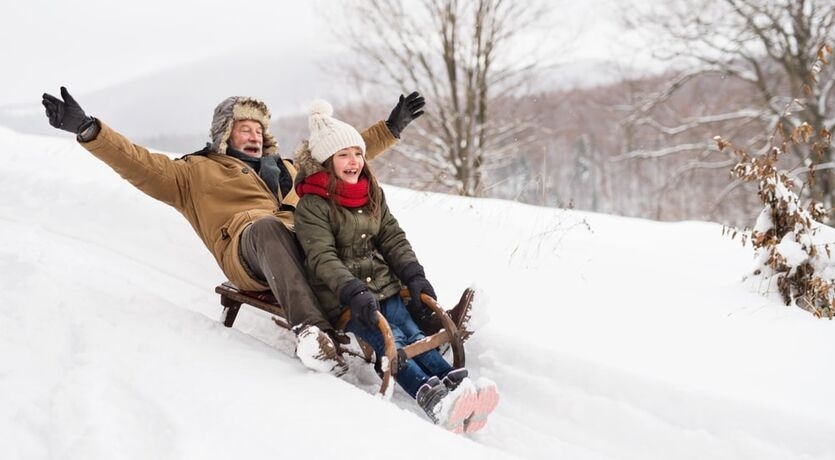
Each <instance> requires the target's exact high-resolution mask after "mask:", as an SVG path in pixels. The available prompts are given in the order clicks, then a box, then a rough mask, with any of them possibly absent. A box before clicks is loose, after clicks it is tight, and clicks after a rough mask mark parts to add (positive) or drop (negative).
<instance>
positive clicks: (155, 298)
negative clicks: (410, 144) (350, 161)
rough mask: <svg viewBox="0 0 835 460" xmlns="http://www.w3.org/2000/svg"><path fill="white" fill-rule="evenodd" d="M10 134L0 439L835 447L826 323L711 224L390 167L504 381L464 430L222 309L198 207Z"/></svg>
mask: <svg viewBox="0 0 835 460" xmlns="http://www.w3.org/2000/svg"><path fill="white" fill-rule="evenodd" d="M116 127H117V128H118V125H117V126H116ZM0 149H2V151H3V155H4V161H3V162H2V165H0V222H2V225H0V274H2V276H0V433H3V435H2V436H0V452H3V455H2V456H3V458H7V459H39V458H72V459H74V458H78V459H82V458H83V459H111V458H143V459H144V458H177V459H183V458H194V459H198V458H199V459H208V458H229V457H235V458H279V457H297V456H303V457H305V458H380V459H383V458H385V459H391V458H409V459H412V458H414V459H427V458H433V459H434V458H455V459H465V458H526V459H552V458H570V459H590V458H641V459H646V458H715V459H721V458H727V459H741V458H749V459H785V458H816V459H826V458H829V459H831V458H835V444H833V442H832V433H835V415H833V408H835V394H833V392H832V391H831V390H830V387H831V383H832V382H833V379H835V362H833V360H832V359H831V356H830V355H831V351H832V350H833V349H835V333H833V327H835V323H833V322H831V321H825V320H824V321H822V320H816V319H814V318H812V317H810V316H809V315H808V314H807V313H805V312H803V311H801V310H799V309H797V308H790V307H785V306H783V305H781V304H780V303H779V302H777V301H776V300H775V299H773V298H771V297H768V298H767V297H763V296H761V295H760V294H758V290H760V289H762V288H763V286H759V285H757V286H751V285H748V284H746V283H743V282H742V277H743V275H744V274H745V273H746V271H747V270H748V269H749V268H750V266H751V264H752V257H751V252H750V248H743V247H741V246H740V245H739V243H738V242H735V241H731V240H729V239H728V238H726V237H723V236H722V235H721V228H720V226H719V225H717V224H712V223H702V222H684V223H658V222H651V221H645V220H633V219H625V218H618V217H613V216H606V215H598V214H588V213H580V212H574V211H566V210H558V209H548V208H538V207H532V206H525V205H520V204H515V203H510V202H504V201H495V200H479V199H464V198H459V197H452V196H445V195H437V194H429V193H423V192H417V191H411V190H404V189H397V188H394V187H387V196H388V197H389V200H390V204H391V207H392V211H393V212H394V214H395V215H396V216H397V217H398V219H399V220H400V222H401V224H402V225H403V227H404V229H405V230H406V232H407V234H408V235H409V237H410V240H411V241H412V243H413V245H414V246H415V249H416V252H417V253H418V256H419V257H420V258H421V260H422V262H423V263H424V265H425V266H426V270H427V274H428V276H429V279H430V280H431V281H432V282H433V283H434V285H435V287H436V290H437V292H438V294H439V297H440V300H441V303H442V304H451V303H453V302H454V301H455V300H457V296H458V294H459V293H460V291H461V289H463V288H464V287H466V286H470V285H473V286H475V287H476V288H477V289H478V301H477V305H476V307H475V308H476V310H475V320H474V322H475V326H476V327H477V332H476V335H475V336H474V337H473V338H472V339H471V341H470V342H468V344H467V360H468V367H470V369H471V371H472V372H473V373H474V374H475V375H478V376H482V375H483V376H488V377H490V378H492V379H494V380H495V381H496V382H497V383H498V384H499V387H500V389H501V391H502V398H503V399H502V401H501V403H500V405H499V407H498V408H497V410H496V412H495V413H494V415H493V417H492V418H491V420H490V423H489V424H488V426H487V428H485V430H483V431H482V432H480V433H477V434H475V435H472V436H470V437H462V436H455V435H453V434H450V433H447V432H445V431H443V430H441V429H438V428H436V427H435V426H433V425H432V424H431V423H429V422H428V420H427V419H426V418H425V416H423V415H422V414H421V413H420V411H419V410H418V409H417V407H416V405H415V404H414V403H413V402H412V401H411V400H410V399H409V398H408V397H407V396H405V395H404V394H403V393H402V392H401V391H399V390H398V391H397V392H396V393H395V395H394V397H393V400H392V401H384V400H381V399H379V398H377V397H376V396H375V395H374V392H375V389H376V386H377V384H378V380H377V377H376V376H375V375H374V374H373V372H372V371H371V370H370V368H369V367H368V366H364V365H361V364H357V363H354V364H355V365H354V366H353V367H352V371H351V372H350V373H349V374H348V375H347V376H346V377H345V378H344V379H342V380H340V379H337V378H334V377H331V376H328V375H321V374H315V373H312V372H310V371H307V370H306V369H305V368H304V367H302V366H301V364H300V363H299V362H298V361H297V360H296V359H295V358H294V357H293V356H292V348H293V345H292V343H293V342H292V337H290V335H289V333H287V332H284V331H282V330H279V329H277V328H276V327H275V326H274V325H273V324H272V322H271V321H270V320H269V317H268V316H267V315H265V314H263V313H262V312H259V311H255V310H254V309H251V308H250V309H244V310H242V312H241V315H240V317H239V319H238V322H237V323H236V325H235V327H234V328H232V329H227V328H225V327H223V326H222V325H221V324H220V323H219V322H218V321H217V319H218V316H219V313H220V306H219V304H218V298H217V295H216V294H214V292H213V288H214V286H215V285H216V284H217V283H219V282H220V281H223V278H222V275H221V273H220V271H219V270H218V269H217V268H216V267H215V265H214V262H213V260H212V258H211V256H210V255H209V254H208V252H207V251H206V250H205V249H204V248H203V247H202V246H201V245H200V243H199V241H198V239H197V238H196V236H194V235H193V233H192V231H191V229H190V228H189V226H188V224H187V223H186V222H185V220H184V219H183V218H182V217H180V216H179V215H178V214H177V213H176V212H174V211H173V210H171V209H170V208H167V207H166V206H165V205H162V204H160V203H157V202H155V201H153V200H152V199H150V198H148V197H146V196H144V195H142V194H141V193H139V192H137V191H135V190H134V189H132V188H131V187H130V185H129V184H127V183H126V182H124V181H122V180H121V179H120V178H119V177H118V176H116V174H115V173H113V172H112V171H110V170H109V169H108V168H107V167H106V166H104V165H103V164H101V163H99V162H98V161H97V160H95V159H94V158H93V157H92V156H91V155H89V154H88V153H87V152H86V151H84V150H83V149H82V148H81V147H79V146H77V145H76V144H75V143H74V142H73V140H72V139H70V136H69V135H67V136H65V137H64V138H60V137H38V136H33V135H23V134H19V133H16V132H13V131H11V130H8V129H5V128H0ZM756 211H757V210H752V215H754V214H755V213H756Z"/></svg>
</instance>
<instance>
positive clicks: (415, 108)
mask: <svg viewBox="0 0 835 460" xmlns="http://www.w3.org/2000/svg"><path fill="white" fill-rule="evenodd" d="M424 105H426V100H425V99H424V98H423V96H421V95H420V93H418V92H417V91H415V92H413V93H412V94H410V95H408V96H403V95H402V94H401V95H400V100H399V101H398V102H397V105H396V106H394V110H392V111H391V115H389V119H388V120H386V126H388V129H389V131H391V134H393V135H394V137H396V138H398V139H400V133H402V132H403V129H404V128H405V127H406V126H407V125H408V124H409V123H411V122H412V120H414V119H415V118H417V117H419V116H421V115H423V110H421V109H422V108H423V106H424Z"/></svg>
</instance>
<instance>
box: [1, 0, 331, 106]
mask: <svg viewBox="0 0 835 460" xmlns="http://www.w3.org/2000/svg"><path fill="white" fill-rule="evenodd" d="M317 3H318V2H314V1H308V0H305V1H298V0H249V1H246V2H231V1H228V0H199V1H198V0H143V1H135V2H122V1H113V0H84V1H81V0H27V1H25V2H18V1H15V2H4V5H3V7H2V14H0V43H2V46H0V57H2V62H3V65H2V69H3V71H2V72H0V106H2V105H7V104H12V103H19V102H30V101H31V100H33V99H36V100H39V99H40V95H41V93H43V92H44V91H47V90H50V91H57V88H58V86H60V85H61V84H66V85H67V86H70V87H83V88H85V89H87V90H94V89H99V88H103V87H106V86H110V85H113V84H116V83H118V82H120V81H124V80H126V79H130V78H132V77H137V76H142V75H146V74H148V73H152V72H154V71H158V70H160V69H164V68H168V67H172V66H177V65H180V64H184V63H188V62H192V61H197V60H200V59H204V58H207V57H210V56H213V55H215V54H221V53H228V52H229V51H233V50H248V49H252V48H256V47H259V46H264V45H269V46H270V47H271V48H273V49H274V48H275V45H276V44H287V45H288V46H289V45H290V44H291V43H292V44H296V46H304V47H310V48H311V50H313V49H316V48H318V47H321V46H322V45H321V43H320V42H321V40H320V39H319V35H321V32H322V27H321V25H320V23H321V21H320V19H319V17H320V15H319V14H317V10H316V6H315V4H317ZM332 3H333V2H332ZM255 65H257V63H253V62H251V61H250V60H242V62H241V63H240V66H241V67H240V69H241V71H242V72H244V71H247V69H251V68H252V67H254V66H255Z"/></svg>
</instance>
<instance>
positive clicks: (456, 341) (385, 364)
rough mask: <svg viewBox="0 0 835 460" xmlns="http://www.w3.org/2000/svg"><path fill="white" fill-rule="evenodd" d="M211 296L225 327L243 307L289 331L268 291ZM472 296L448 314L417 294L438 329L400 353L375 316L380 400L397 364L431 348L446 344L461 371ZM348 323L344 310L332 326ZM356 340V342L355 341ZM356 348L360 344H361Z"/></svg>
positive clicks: (230, 288) (224, 290) (233, 290)
mask: <svg viewBox="0 0 835 460" xmlns="http://www.w3.org/2000/svg"><path fill="white" fill-rule="evenodd" d="M215 292H216V293H218V294H220V304H221V305H222V306H223V313H222V315H221V321H222V322H223V325H224V326H226V327H232V325H233V324H234V323H235V318H237V316H238V311H239V310H240V308H241V305H243V304H247V305H250V306H253V307H255V308H258V309H260V310H263V311H266V312H267V313H270V314H272V315H273V321H275V323H276V324H277V325H278V326H280V327H282V328H285V329H288V330H289V329H290V324H289V323H288V322H287V319H286V315H285V313H284V309H283V308H282V307H281V305H279V304H278V302H277V301H276V300H275V297H273V295H272V293H270V292H269V291H264V292H250V291H242V290H240V289H238V288H237V287H235V286H234V285H232V284H231V283H229V282H228V281H227V282H224V283H223V284H221V285H219V286H217V287H216V288H215ZM473 294H474V292H473V290H472V289H469V288H467V289H465V290H464V293H463V294H462V295H461V300H460V301H459V302H458V304H457V305H456V306H455V307H454V308H452V309H451V310H449V311H446V310H444V309H443V308H441V307H440V305H438V303H437V301H435V299H433V298H432V297H429V296H428V295H426V294H421V300H422V301H423V303H424V304H425V305H426V306H427V307H429V308H430V309H431V310H432V311H433V312H434V313H435V315H437V317H438V318H440V320H441V324H440V326H441V327H440V329H439V330H438V331H431V332H433V333H432V334H428V333H427V337H426V338H424V339H422V340H419V341H417V342H415V343H413V344H410V345H407V346H406V347H404V348H400V349H398V348H397V347H396V345H395V343H394V338H393V336H392V333H391V327H390V326H389V323H388V321H386V319H385V318H384V317H383V315H382V314H378V316H377V325H378V327H379V328H380V331H381V332H382V333H383V339H384V340H385V356H378V357H377V363H376V365H375V367H376V368H377V370H378V373H379V374H380V378H381V379H382V383H381V384H380V394H381V395H382V396H384V397H388V395H389V394H390V392H389V387H390V384H391V378H392V376H393V375H396V374H397V370H398V369H399V368H400V363H401V362H402V361H405V360H407V359H411V358H413V357H415V356H417V355H419V354H421V353H424V352H426V351H429V350H432V349H434V348H438V347H441V346H443V345H447V344H448V345H449V348H450V349H451V350H452V358H453V362H452V366H453V367H454V368H456V369H457V368H460V367H464V360H465V356H464V341H465V340H466V339H467V338H468V337H469V335H470V334H471V332H469V331H466V330H464V328H463V327H462V325H463V324H464V322H465V321H466V320H467V319H468V317H469V310H470V307H471V305H472V301H473ZM400 295H401V296H403V297H408V296H409V291H408V290H406V289H403V290H401V292H400ZM453 318H454V319H453ZM349 319H350V311H349V310H346V311H345V312H343V314H342V316H341V317H340V318H339V321H338V323H337V324H336V325H335V326H336V328H337V329H338V330H342V329H343V328H344V326H345V324H347V323H348V320H349ZM357 340H360V339H359V338H358V339H357ZM360 345H363V344H362V343H361V344H360ZM363 358H364V359H365V360H366V361H368V362H372V360H371V359H370V357H369V355H365V356H363Z"/></svg>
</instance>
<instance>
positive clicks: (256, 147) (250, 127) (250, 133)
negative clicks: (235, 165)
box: [229, 120, 264, 158]
mask: <svg viewBox="0 0 835 460" xmlns="http://www.w3.org/2000/svg"><path fill="white" fill-rule="evenodd" d="M229 145H230V146H231V147H232V148H233V149H235V150H239V151H241V152H243V153H244V154H245V155H246V156H250V157H253V158H260V157H261V155H263V153H264V151H263V147H264V128H263V127H262V126H261V123H259V122H257V121H255V120H238V121H236V122H235V123H234V124H233V125H232V134H231V135H230V136H229Z"/></svg>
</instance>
